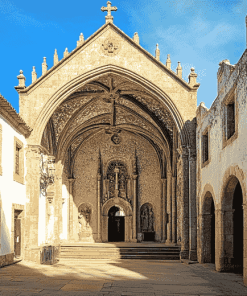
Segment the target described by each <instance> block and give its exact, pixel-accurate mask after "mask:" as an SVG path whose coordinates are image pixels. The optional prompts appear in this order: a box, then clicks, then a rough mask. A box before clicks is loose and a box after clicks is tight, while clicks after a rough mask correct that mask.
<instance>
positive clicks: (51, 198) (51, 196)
mask: <svg viewBox="0 0 247 296" xmlns="http://www.w3.org/2000/svg"><path fill="white" fill-rule="evenodd" d="M53 198H54V192H47V200H48V202H49V203H52V202H53Z"/></svg>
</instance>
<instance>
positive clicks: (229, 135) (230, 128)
mask: <svg viewBox="0 0 247 296" xmlns="http://www.w3.org/2000/svg"><path fill="white" fill-rule="evenodd" d="M236 97H237V91H236V88H232V89H231V91H230V92H229V94H228V95H227V96H226V97H225V98H224V100H223V101H222V109H223V110H224V116H223V149H224V148H225V147H226V146H227V145H230V144H231V143H232V142H233V141H234V140H235V139H237V137H238V103H237V100H236Z"/></svg>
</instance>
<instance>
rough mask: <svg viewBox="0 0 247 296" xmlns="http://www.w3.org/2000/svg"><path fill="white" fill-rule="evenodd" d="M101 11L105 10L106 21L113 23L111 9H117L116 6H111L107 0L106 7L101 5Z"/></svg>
mask: <svg viewBox="0 0 247 296" xmlns="http://www.w3.org/2000/svg"><path fill="white" fill-rule="evenodd" d="M101 11H107V16H106V17H105V20H106V23H113V16H112V15H111V12H112V11H117V7H116V6H111V2H110V1H107V7H104V6H102V7H101Z"/></svg>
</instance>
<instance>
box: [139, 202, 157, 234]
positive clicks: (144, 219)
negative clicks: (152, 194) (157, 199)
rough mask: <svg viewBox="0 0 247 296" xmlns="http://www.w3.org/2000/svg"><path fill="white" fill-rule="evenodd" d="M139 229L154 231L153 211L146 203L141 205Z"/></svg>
mask: <svg viewBox="0 0 247 296" xmlns="http://www.w3.org/2000/svg"><path fill="white" fill-rule="evenodd" d="M141 231H142V232H154V212H153V208H152V206H151V205H150V204H148V203H146V204H144V205H142V207H141Z"/></svg>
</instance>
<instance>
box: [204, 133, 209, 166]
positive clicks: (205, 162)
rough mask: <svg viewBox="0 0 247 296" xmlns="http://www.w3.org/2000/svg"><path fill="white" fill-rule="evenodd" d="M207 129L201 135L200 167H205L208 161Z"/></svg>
mask: <svg viewBox="0 0 247 296" xmlns="http://www.w3.org/2000/svg"><path fill="white" fill-rule="evenodd" d="M209 131H210V129H209V127H207V128H206V129H205V130H204V131H203V133H202V167H204V166H206V165H207V164H208V163H209V161H210V157H209V156H210V155H209Z"/></svg>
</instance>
